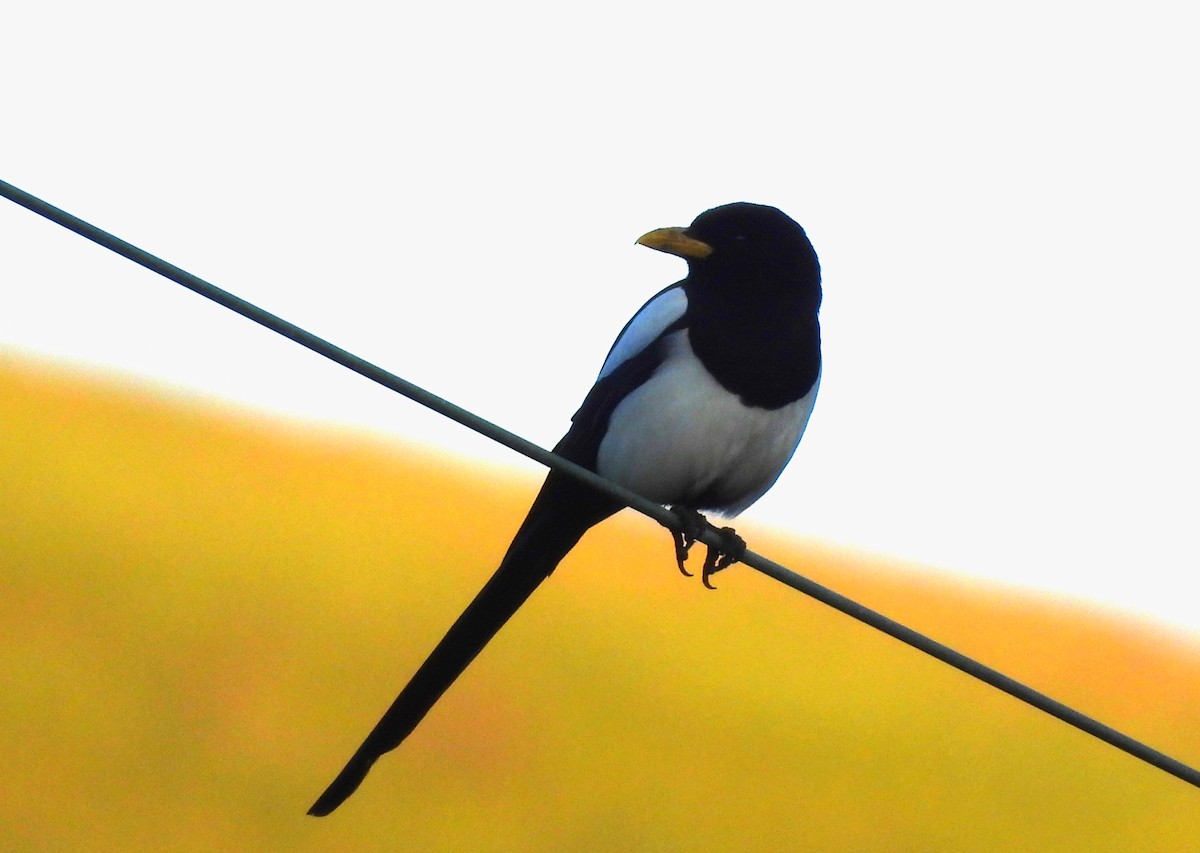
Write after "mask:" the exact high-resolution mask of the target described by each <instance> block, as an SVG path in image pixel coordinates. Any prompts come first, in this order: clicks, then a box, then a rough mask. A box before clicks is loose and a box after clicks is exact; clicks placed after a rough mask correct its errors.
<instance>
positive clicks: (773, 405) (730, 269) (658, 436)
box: [308, 202, 822, 816]
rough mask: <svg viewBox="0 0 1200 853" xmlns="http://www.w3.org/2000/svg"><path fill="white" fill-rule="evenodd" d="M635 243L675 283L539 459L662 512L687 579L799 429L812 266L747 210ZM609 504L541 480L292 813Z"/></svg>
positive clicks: (723, 211)
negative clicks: (359, 731) (382, 707)
mask: <svg viewBox="0 0 1200 853" xmlns="http://www.w3.org/2000/svg"><path fill="white" fill-rule="evenodd" d="M636 242H637V243H638V244H639V245H641V246H645V247H648V248H650V249H655V250H658V251H661V252H666V253H668V254H671V255H675V256H678V257H680V258H682V259H683V260H685V261H686V263H687V275H686V277H685V278H683V279H682V280H680V281H678V282H676V283H674V284H672V285H670V286H669V287H667V288H665V289H664V290H662V291H660V292H659V293H658V294H656V295H655V296H653V297H652V298H651V299H650V300H649V301H648V302H646V304H645V305H643V306H642V307H641V309H639V310H638V311H637V313H636V314H634V316H633V318H632V319H630V320H629V322H628V323H626V325H625V327H624V328H623V329H622V330H621V332H620V334H619V335H618V336H617V339H616V342H615V343H614V344H613V346H612V348H611V349H610V351H609V353H608V356H607V357H606V358H605V360H604V362H603V365H602V367H601V369H600V373H599V376H598V377H597V379H596V382H595V384H594V385H593V386H592V388H591V390H590V391H589V392H588V393H587V395H586V396H585V398H584V400H583V403H582V405H581V406H580V407H579V410H578V411H577V412H576V413H575V415H574V416H573V418H572V419H571V426H570V428H569V429H568V431H567V433H566V435H565V436H564V437H563V438H562V440H561V441H559V443H558V444H557V445H556V446H555V448H554V451H555V453H557V454H558V455H560V456H562V457H564V458H566V459H569V460H571V461H572V462H575V463H577V464H579V465H582V466H584V467H586V468H588V469H590V470H592V471H595V472H596V473H598V474H600V475H601V476H602V477H605V478H607V479H609V480H612V481H614V482H616V483H618V484H620V485H622V486H625V487H626V488H628V489H630V490H632V491H633V492H636V493H638V494H639V495H642V496H643V497H645V498H647V499H649V500H651V501H655V502H657V503H660V504H663V505H664V506H667V507H669V508H671V509H672V510H674V511H675V512H676V513H677V514H678V516H679V517H680V519H681V521H682V522H683V527H684V532H683V533H676V534H674V535H675V546H676V554H675V556H676V558H677V560H678V564H679V568H680V570H681V571H683V572H684V573H685V574H687V570H686V569H685V568H684V560H685V558H686V556H687V549H688V548H689V547H690V546H691V544H692V542H693V541H694V540H695V538H696V536H697V535H699V531H701V530H702V529H703V525H704V524H705V523H706V522H705V519H704V517H703V516H701V515H700V514H699V513H700V511H701V510H704V511H710V512H716V513H717V514H719V515H721V516H722V517H727V518H732V517H733V516H736V515H737V514H738V513H740V512H741V511H743V510H744V509H746V508H747V507H749V506H750V505H751V504H753V503H754V502H755V501H756V500H758V499H759V498H760V497H762V495H763V494H764V493H765V492H766V491H767V490H768V489H769V488H770V487H771V486H772V485H774V483H775V481H776V480H777V479H778V477H779V475H780V474H781V473H782V472H783V469H784V467H785V466H786V465H787V464H788V462H789V461H790V459H791V458H792V456H793V454H794V452H795V450H796V448H797V446H798V445H799V443H800V439H801V437H802V436H803V434H804V430H805V427H806V426H807V424H808V421H809V417H810V415H811V414H812V411H813V405H814V403H815V402H816V396H817V389H818V387H819V385H820V378H821V332H820V324H819V322H818V312H819V309H820V306H821V298H822V288H821V269H820V263H819V261H818V259H817V254H816V251H815V250H814V249H813V246H812V243H811V242H810V241H809V239H808V236H807V234H806V233H805V231H804V229H803V228H802V227H801V226H800V225H799V224H798V223H797V222H795V221H794V220H793V219H791V218H790V217H789V216H788V215H787V214H785V213H783V212H782V211H781V210H779V209H777V208H775V207H771V206H768V205H762V204H752V203H749V202H735V203H732V204H724V205H721V206H718V207H714V208H712V209H709V210H706V211H704V212H703V213H701V214H700V215H699V216H697V217H696V218H695V219H694V220H693V221H692V223H691V224H690V225H688V226H686V227H671V228H659V229H656V230H653V231H650V232H649V233H646V234H644V235H642V236H641V237H640V238H638V240H637V241H636ZM622 507H623V504H621V503H620V502H619V501H618V500H616V499H615V498H612V497H609V496H608V495H605V494H602V493H600V492H599V491H597V490H594V489H593V488H591V487H590V486H587V485H584V484H583V483H581V482H579V481H578V480H576V479H574V478H573V477H571V476H570V475H568V474H565V473H561V472H559V471H556V470H551V471H550V473H549V474H548V475H547V477H546V480H545V481H544V483H543V485H542V488H541V490H540V491H539V492H538V495H537V497H536V498H535V499H534V501H533V504H532V506H531V507H530V510H529V513H528V515H527V516H526V517H525V520H524V521H523V522H522V523H521V525H520V527H519V528H518V530H517V532H516V534H515V536H514V538H513V540H512V543H511V544H510V546H509V548H508V551H507V552H506V554H505V555H504V558H503V559H502V560H501V562H500V567H499V568H498V569H497V570H496V572H495V574H494V575H493V576H492V577H491V579H490V580H488V582H487V583H486V584H485V585H484V587H483V588H482V589H481V590H480V592H479V593H478V595H477V596H476V597H475V599H474V600H473V601H472V602H471V604H470V605H469V606H468V607H467V609H466V610H465V611H464V612H463V613H462V615H461V616H459V618H458V619H457V620H456V621H455V622H454V624H453V625H452V626H451V628H450V630H449V631H448V632H447V633H446V635H445V637H444V638H443V639H442V640H441V642H439V643H438V644H437V646H436V647H435V648H434V650H433V652H432V653H431V654H430V655H429V657H428V658H427V659H426V661H425V662H424V663H423V664H422V665H421V666H420V667H419V668H418V669H417V671H416V673H415V674H414V675H413V676H412V679H411V680H410V681H409V683H408V685H407V686H406V687H405V688H404V689H403V691H402V692H401V693H400V694H399V696H398V697H397V699H396V700H395V702H394V703H393V704H392V705H391V707H389V708H388V710H387V711H386V713H385V714H384V716H383V718H382V719H381V720H380V721H379V723H378V724H377V725H376V726H375V728H374V729H373V730H372V731H371V732H370V734H369V735H368V736H367V738H366V739H365V740H364V742H363V744H362V746H360V747H359V749H358V750H357V751H356V752H355V753H354V755H353V757H352V758H351V759H350V760H349V762H348V763H347V764H346V766H345V768H344V769H343V770H342V771H341V773H339V774H338V776H337V777H336V778H335V779H334V781H333V782H332V783H331V784H330V785H329V787H328V788H327V789H326V790H325V792H324V793H322V794H321V796H320V797H319V798H318V799H317V801H316V802H315V803H314V804H313V806H312V808H310V809H309V812H308V813H309V814H310V815H314V816H324V815H328V814H329V813H330V812H332V811H333V810H334V809H336V808H337V807H338V806H339V805H341V804H342V803H343V802H344V801H345V800H346V799H347V798H348V797H349V796H350V795H351V794H352V793H354V791H355V790H356V789H357V788H358V786H359V785H360V784H361V783H362V781H363V779H364V778H365V777H366V775H367V773H368V771H369V770H370V769H371V767H372V765H374V763H375V762H376V760H377V759H378V758H379V757H380V756H382V755H383V754H384V753H386V752H389V751H391V750H393V749H395V748H396V747H397V746H399V745H400V743H401V742H402V741H403V740H404V739H405V738H406V737H408V735H409V734H411V733H412V732H413V730H414V729H415V728H416V727H417V725H418V724H419V723H420V722H421V720H422V719H423V718H424V717H425V715H426V713H427V712H428V711H429V710H430V709H431V708H432V707H433V705H434V704H435V703H436V702H437V701H438V699H440V698H441V696H442V694H443V693H444V692H445V691H446V690H447V689H448V688H449V687H450V685H451V684H453V683H454V681H455V680H456V679H457V678H458V677H459V675H461V674H462V672H463V671H464V670H465V669H466V668H467V666H468V665H469V664H470V663H471V662H472V661H473V660H474V659H475V657H476V655H478V654H479V652H480V651H481V650H482V649H483V648H484V646H485V645H487V643H488V642H489V641H491V639H492V638H493V637H494V636H495V634H496V633H497V632H498V631H499V630H500V628H501V627H503V625H504V624H505V623H506V622H507V621H508V620H509V618H510V617H511V616H513V614H515V613H516V611H517V610H518V609H519V608H520V607H521V606H522V605H523V604H524V603H525V602H526V600H527V599H528V598H529V596H530V595H531V594H532V593H533V591H534V590H535V589H536V588H537V587H538V586H539V585H540V584H541V583H542V581H544V580H545V579H546V578H547V577H549V575H550V573H551V572H553V571H554V569H555V568H556V567H557V566H558V564H559V562H560V561H561V560H562V559H563V558H564V557H565V556H566V555H567V553H568V552H569V551H570V550H571V549H572V548H573V547H574V546H575V545H576V543H577V542H578V541H579V540H580V539H581V538H582V536H583V534H584V533H585V532H586V531H587V530H588V529H590V528H591V527H593V526H595V525H596V524H598V523H600V522H601V521H603V520H604V519H606V518H608V517H609V516H611V515H613V514H614V513H616V512H617V511H618V510H620V509H621V508H622ZM722 530H723V537H724V538H722V540H721V541H722V543H723V544H722V546H721V547H720V548H718V549H715V550H714V549H710V551H709V556H708V558H707V559H706V561H705V570H704V582H705V585H706V586H707V585H709V584H708V579H709V575H710V574H712V573H713V572H715V571H718V570H720V569H722V568H725V567H726V566H728V565H730V564H731V563H732V562H734V561H735V560H736V559H737V558H738V557H739V556H740V555H741V554H742V553H744V548H745V545H744V542H742V541H741V539H740V538H739V537H737V535H736V533H734V532H733V530H732V529H730V528H723V529H722Z"/></svg>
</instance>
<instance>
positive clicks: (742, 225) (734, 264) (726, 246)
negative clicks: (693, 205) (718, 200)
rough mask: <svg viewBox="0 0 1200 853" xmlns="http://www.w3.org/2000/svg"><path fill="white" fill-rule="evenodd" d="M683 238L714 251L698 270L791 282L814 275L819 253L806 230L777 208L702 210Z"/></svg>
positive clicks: (745, 205)
mask: <svg viewBox="0 0 1200 853" xmlns="http://www.w3.org/2000/svg"><path fill="white" fill-rule="evenodd" d="M684 233H685V234H686V235H687V236H689V237H692V238H694V239H696V240H699V241H700V242H702V243H706V244H707V245H709V246H711V247H712V252H711V253H710V254H708V255H706V256H705V257H703V258H696V259H692V260H693V261H698V262H699V263H698V264H697V266H698V267H699V266H703V267H712V268H716V267H720V268H721V269H724V270H729V271H730V272H740V273H742V274H743V275H744V274H766V275H781V276H784V277H788V278H790V277H792V276H795V275H797V274H802V275H806V276H807V275H812V273H813V272H814V271H816V270H817V269H818V265H817V253H816V252H815V251H814V250H813V247H812V243H810V242H809V241H808V235H807V234H805V233H804V229H803V228H801V227H800V225H799V224H798V223H797V222H796V221H795V220H793V219H792V218H791V217H790V216H788V215H787V214H786V213H784V212H783V211H782V210H779V209H778V208H775V207H768V206H767V205H763V204H749V203H747V202H736V203H734V204H725V205H721V206H720V207H714V208H713V209H712V210H706V211H704V213H701V214H700V215H699V216H697V217H696V218H695V219H694V220H692V224H691V225H689V226H688V227H687V228H686V229H684Z"/></svg>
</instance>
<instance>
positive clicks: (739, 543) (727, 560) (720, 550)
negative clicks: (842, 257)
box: [700, 527, 746, 589]
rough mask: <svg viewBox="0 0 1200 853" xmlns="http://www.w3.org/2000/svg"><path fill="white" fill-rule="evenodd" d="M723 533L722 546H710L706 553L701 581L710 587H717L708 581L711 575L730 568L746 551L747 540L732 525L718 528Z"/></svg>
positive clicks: (718, 531)
mask: <svg viewBox="0 0 1200 853" xmlns="http://www.w3.org/2000/svg"><path fill="white" fill-rule="evenodd" d="M717 533H719V534H720V535H721V540H722V541H721V545H720V547H717V548H714V547H712V546H709V548H708V553H707V554H705V555H704V568H703V569H702V570H701V571H700V581H701V582H702V583H703V584H704V585H705V586H706V587H708V588H709V589H716V587H715V586H713V585H712V584H711V583H709V582H708V579H709V577H711V576H712V575H715V574H716V573H717V572H719V571H721V570H722V569H728V568H729V567H730V566H732V565H733V564H734V563H736V562H738V561H739V560H741V559H742V556H743V555H744V554H745V553H746V540H745V539H743V538H742V537H740V536H738V535H737V532H736V531H735V530H734V529H733V528H732V527H722V528H719V529H718V530H717Z"/></svg>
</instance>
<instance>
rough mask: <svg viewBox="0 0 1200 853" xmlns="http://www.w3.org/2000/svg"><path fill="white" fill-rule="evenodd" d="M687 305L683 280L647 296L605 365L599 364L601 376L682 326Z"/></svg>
mask: <svg viewBox="0 0 1200 853" xmlns="http://www.w3.org/2000/svg"><path fill="white" fill-rule="evenodd" d="M687 308H688V298H687V293H686V292H685V291H684V289H683V282H682V281H677V282H676V283H675V284H672V285H671V286H670V287H666V288H663V289H662V290H660V291H659V292H658V293H656V294H655V295H654V296H652V297H651V298H650V299H648V300H647V301H646V304H645V305H643V306H642V307H641V308H639V309H638V310H637V313H635V314H634V315H633V316H632V317H631V318H630V319H629V322H628V323H626V324H625V328H623V329H621V333H620V334H619V335H617V339H616V341H615V342H614V343H613V345H612V349H610V350H609V351H608V356H607V357H606V358H605V359H604V366H603V367H601V368H600V376H599V378H600V379H603V378H604V377H605V376H608V375H609V374H610V373H612V372H613V371H614V370H616V369H617V368H618V367H620V366H621V365H622V364H624V363H625V362H626V361H629V360H630V359H632V358H634V357H636V356H637V355H639V354H640V353H642V352H643V351H644V350H645V349H646V348H647V347H649V346H650V345H651V344H653V343H654V342H655V341H657V340H659V339H660V338H661V337H663V335H665V334H667V333H668V332H670V331H674V330H675V329H677V328H682V325H681V324H682V323H683V321H684V317H685V315H686V314H687Z"/></svg>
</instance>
